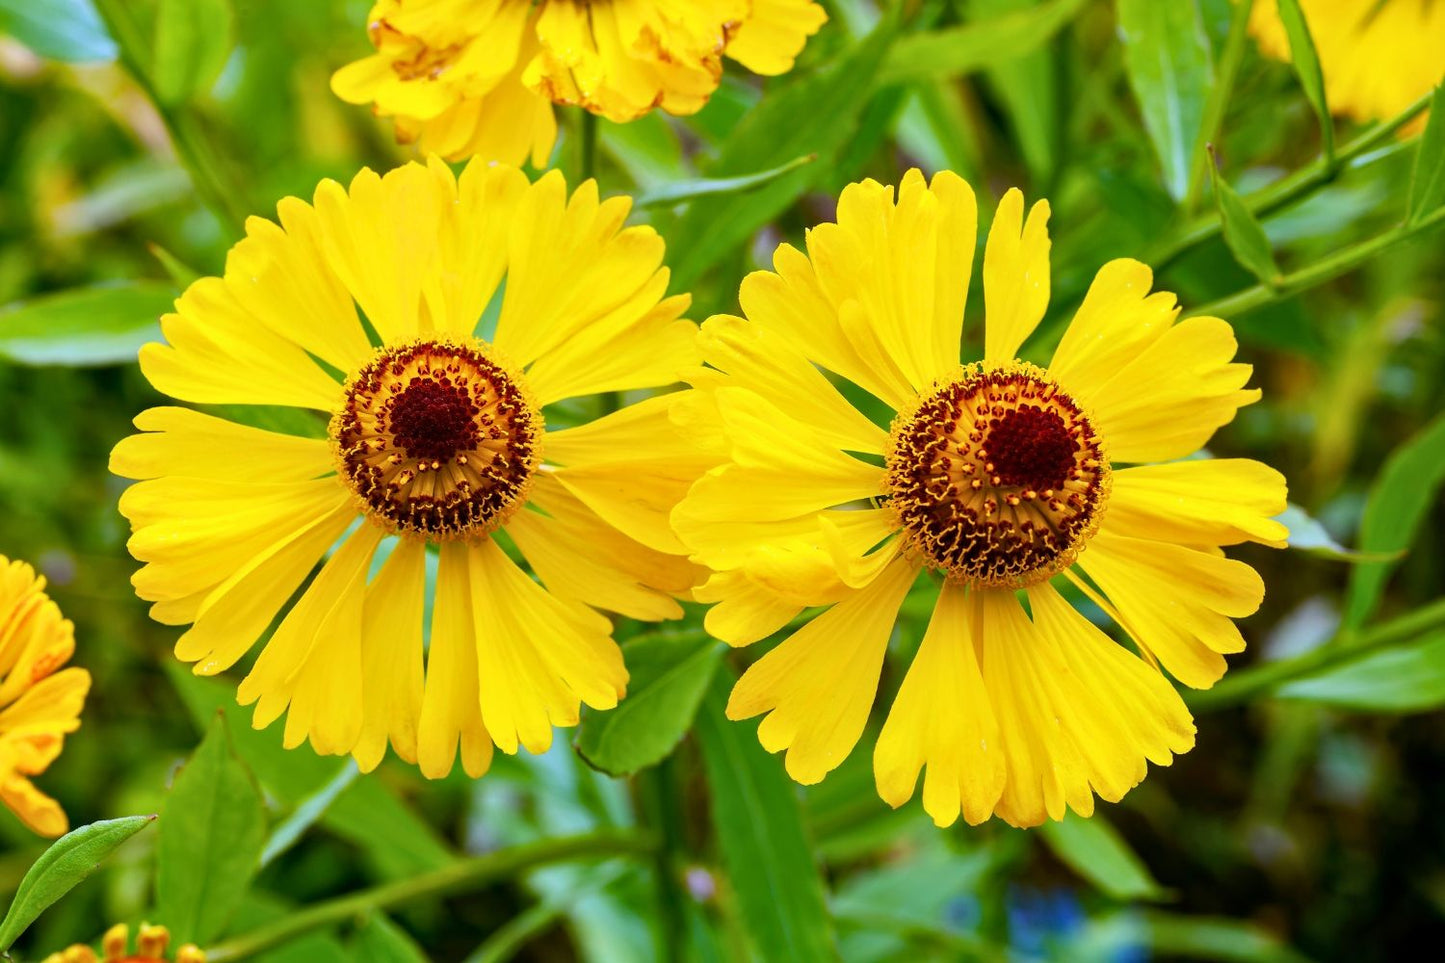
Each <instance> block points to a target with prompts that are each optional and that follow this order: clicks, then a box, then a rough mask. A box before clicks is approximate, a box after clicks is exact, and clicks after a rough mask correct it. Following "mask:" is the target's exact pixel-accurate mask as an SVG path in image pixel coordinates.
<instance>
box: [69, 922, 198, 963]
mask: <svg viewBox="0 0 1445 963" xmlns="http://www.w3.org/2000/svg"><path fill="white" fill-rule="evenodd" d="M170 943H171V934H170V931H169V930H167V929H166V928H165V927H164V926H151V925H150V924H149V923H142V924H141V925H140V932H139V933H137V934H136V943H135V954H134V955H131V954H129V952H128V951H129V949H130V929H129V927H127V926H126V925H125V924H124V923H117V924H115V925H114V926H112V927H111V928H110V929H108V930H106V931H105V936H104V937H102V938H101V941H100V951H101V953H102V954H104V955H103V956H102V955H97V954H96V952H95V950H93V949H91V948H90V947H89V946H87V945H86V944H84V943H77V944H75V945H74V946H70V947H66V948H65V949H63V950H61V951H60V952H59V953H52V954H50V955H49V956H47V957H46V958H45V963H170V960H171V957H170V956H169V955H168V954H167V952H166V950H167V949H168V948H169V947H170ZM175 963H206V954H205V953H203V952H202V951H201V949H200V948H199V947H197V946H196V945H195V944H194V943H187V944H185V945H184V946H182V947H180V948H179V949H177V950H176V955H175Z"/></svg>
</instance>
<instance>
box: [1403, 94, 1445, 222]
mask: <svg viewBox="0 0 1445 963" xmlns="http://www.w3.org/2000/svg"><path fill="white" fill-rule="evenodd" d="M1442 204H1445V84H1442V85H1441V86H1439V87H1436V88H1435V96H1434V97H1432V98H1430V119H1429V121H1427V122H1426V124H1425V134H1424V136H1423V137H1421V138H1420V149H1419V153H1417V154H1416V155H1415V172H1414V175H1413V176H1412V177H1411V178H1410V203H1409V207H1408V208H1407V210H1408V212H1409V213H1408V215H1407V216H1406V221H1407V222H1408V223H1410V224H1418V223H1420V222H1421V221H1422V220H1424V219H1425V217H1426V216H1427V215H1429V214H1433V213H1434V212H1435V210H1436V209H1437V208H1438V207H1440V205H1442Z"/></svg>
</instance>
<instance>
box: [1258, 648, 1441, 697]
mask: <svg viewBox="0 0 1445 963" xmlns="http://www.w3.org/2000/svg"><path fill="white" fill-rule="evenodd" d="M1276 695H1278V696H1279V697H1280V698H1283V699H1302V700H1305V701H1308V702H1318V703H1323V704H1325V705H1332V706H1339V707H1341V708H1346V709H1363V710H1366V711H1369V712H1424V711H1427V710H1431V709H1438V708H1440V707H1441V706H1442V705H1445V633H1437V634H1434V635H1429V636H1426V637H1425V638H1423V639H1420V640H1418V641H1414V642H1409V643H1406V644H1403V645H1396V646H1393V647H1391V648H1389V649H1385V650H1383V651H1379V652H1372V653H1368V654H1365V655H1362V656H1360V657H1359V658H1357V659H1353V660H1351V661H1348V662H1345V663H1344V664H1342V665H1336V666H1333V667H1332V668H1329V669H1326V670H1324V671H1323V672H1317V673H1315V674H1313V675H1308V676H1305V677H1303V678H1301V679H1297V680H1295V681H1293V682H1290V683H1288V684H1287V685H1284V686H1282V687H1281V688H1280V689H1279V690H1277V692H1276Z"/></svg>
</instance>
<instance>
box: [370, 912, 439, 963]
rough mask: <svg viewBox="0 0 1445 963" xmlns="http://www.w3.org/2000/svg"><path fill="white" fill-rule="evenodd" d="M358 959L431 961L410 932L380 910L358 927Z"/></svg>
mask: <svg viewBox="0 0 1445 963" xmlns="http://www.w3.org/2000/svg"><path fill="white" fill-rule="evenodd" d="M354 959H355V960H356V961H357V963H427V958H426V954H425V953H423V952H422V951H421V947H419V946H417V945H416V941H415V940H413V939H412V938H411V937H410V936H408V935H407V934H406V932H405V931H404V930H403V929H402V928H401V927H399V926H397V925H396V924H395V923H393V922H392V921H391V920H389V919H387V918H386V917H385V916H382V915H381V914H380V913H373V914H371V915H370V916H368V917H367V918H366V922H365V923H363V924H362V925H361V929H359V930H357V931H356V953H355V957H354Z"/></svg>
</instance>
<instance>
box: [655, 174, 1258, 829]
mask: <svg viewBox="0 0 1445 963" xmlns="http://www.w3.org/2000/svg"><path fill="white" fill-rule="evenodd" d="M1048 216H1049V208H1048V205H1047V203H1046V202H1040V203H1038V204H1036V205H1035V206H1034V208H1033V210H1032V211H1031V212H1029V214H1028V217H1027V219H1025V217H1024V201H1023V195H1021V194H1020V193H1019V192H1018V191H1016V190H1013V191H1009V192H1008V194H1007V195H1005V197H1004V198H1003V200H1002V202H1001V203H1000V204H999V208H998V212H997V215H996V216H995V218H994V222H993V227H992V230H991V231H990V232H989V237H988V243H987V246H986V248H985V251H984V258H983V284H984V297H983V301H984V306H985V311H986V314H987V323H986V328H985V337H984V342H985V346H984V356H983V359H982V360H981V361H978V362H974V363H970V364H961V363H960V360H959V347H960V338H961V332H962V326H963V314H964V304H965V302H966V300H967V297H968V286H969V278H970V275H971V273H972V265H973V259H974V238H975V236H976V231H977V212H976V208H975V201H974V194H973V191H972V189H970V187H969V186H968V184H967V183H965V182H964V181H963V180H961V179H960V178H958V177H957V176H955V175H954V174H951V173H948V172H944V173H940V174H939V175H938V176H936V177H935V178H934V179H933V182H932V183H931V184H929V183H926V182H925V181H924V178H923V177H922V175H920V174H919V172H918V171H916V170H914V171H910V172H909V173H908V175H907V176H906V177H904V179H903V184H902V187H901V188H900V189H899V191H898V195H897V200H896V202H895V199H894V191H893V189H892V188H891V187H885V186H883V185H881V184H877V183H874V182H873V181H865V182H863V183H861V184H853V185H850V186H849V187H848V188H846V189H845V190H844V191H843V194H842V197H841V198H840V199H839V203H838V219H837V223H835V224H823V225H820V226H818V227H815V228H814V229H813V230H812V231H811V232H809V234H808V243H807V248H808V249H807V253H806V254H804V253H803V252H801V251H798V250H796V249H794V248H793V247H790V246H788V245H786V244H785V245H783V246H781V247H779V248H778V251H777V254H776V255H775V257H774V262H773V264H774V270H773V271H760V272H757V273H755V274H752V275H750V276H749V277H748V278H747V279H746V280H745V281H744V282H743V285H742V289H741V292H740V298H741V302H742V308H743V312H744V313H745V314H746V316H747V320H743V319H742V318H736V317H726V316H724V317H714V318H711V319H709V320H708V321H707V323H706V324H704V325H703V328H702V334H701V339H700V340H701V342H702V345H703V354H704V357H705V359H706V360H707V362H708V363H709V364H710V365H711V366H712V368H711V369H707V370H705V372H704V373H703V374H701V375H700V376H698V377H697V378H696V384H697V385H698V390H696V391H694V392H691V393H690V394H689V396H688V398H687V402H686V404H680V405H679V406H678V409H677V411H676V412H675V416H676V418H677V420H678V422H679V423H680V424H685V425H686V426H687V427H688V429H689V431H690V432H691V433H692V434H693V436H695V437H698V438H702V439H704V440H705V442H704V447H710V448H711V450H712V451H713V452H714V456H715V457H716V458H717V461H718V464H717V466H716V467H714V468H713V469H712V470H710V471H709V472H707V473H706V474H705V475H704V476H703V477H702V478H701V479H700V480H699V481H698V482H697V483H696V484H695V485H694V486H693V488H692V490H691V492H690V493H689V495H688V497H687V498H686V499H685V500H684V501H683V502H682V503H681V504H680V505H679V506H678V507H677V509H676V510H675V512H674V513H673V520H674V524H675V526H676V528H677V530H678V532H679V534H680V535H681V536H682V538H683V540H684V541H685V542H687V543H688V545H690V546H691V547H692V549H693V550H694V552H695V558H696V559H697V560H698V561H700V562H703V563H705V564H707V565H708V566H710V567H712V568H713V569H714V570H715V571H716V574H714V575H713V576H712V577H711V579H710V580H709V581H708V582H707V584H706V585H705V586H703V587H701V588H699V589H698V590H697V596H698V597H699V598H700V599H702V600H704V601H713V602H716V603H717V604H716V605H715V606H714V607H713V608H712V609H711V610H710V611H709V612H708V616H707V625H708V628H709V630H710V631H712V632H713V634H715V635H717V636H719V637H720V638H722V639H724V640H726V641H728V642H729V643H732V644H734V645H745V644H748V643H751V642H754V641H757V640H759V639H762V638H764V637H766V636H768V635H771V634H772V633H774V632H777V631H778V630H780V629H782V628H783V627H784V626H786V625H787V624H788V623H789V622H790V621H791V620H792V619H794V618H795V617H797V616H798V614H799V613H800V612H801V611H802V610H803V609H804V608H807V607H810V606H819V605H825V606H831V608H828V609H827V611H825V612H823V613H822V614H821V615H819V616H818V617H817V618H815V619H813V620H812V621H811V622H810V623H808V624H807V625H805V626H804V627H803V628H801V629H799V630H798V631H796V632H794V633H793V634H792V635H791V636H790V637H789V638H787V639H786V640H785V641H783V642H782V643H781V644H780V645H778V646H777V647H776V648H775V649H773V650H772V651H771V652H769V653H768V654H767V655H765V656H763V658H762V659H760V660H759V661H758V662H756V663H755V664H754V665H753V666H752V667H751V668H750V669H749V670H748V671H747V672H746V673H745V674H744V675H743V677H742V679H741V680H740V681H739V682H738V684H737V686H736V688H735V689H734V690H733V693H732V698H731V700H730V701H729V703H728V715H729V716H730V717H731V718H734V719H746V718H749V717H752V716H756V715H762V714H766V718H764V719H763V721H762V724H761V725H760V726H759V728H758V736H759V738H760V739H761V741H762V743H763V745H764V746H765V747H766V748H767V749H769V750H770V751H774V752H776V751H778V750H783V749H786V750H787V758H786V763H787V768H788V772H789V773H790V774H791V775H792V776H793V777H794V778H795V779H797V780H798V781H799V782H802V783H815V782H817V781H819V780H820V779H822V778H823V777H824V776H825V775H826V774H827V773H828V772H829V771H830V770H832V769H833V768H834V767H836V766H837V765H838V764H839V763H841V762H842V761H843V759H844V758H845V757H846V756H847V755H848V753H849V752H850V751H851V750H852V749H853V747H854V745H855V744H856V742H857V741H858V739H859V737H860V735H861V734H862V732H863V728H864V724H865V722H866V720H867V718H868V714H869V710H870V707H871V706H872V704H873V700H874V696H875V693H876V691H877V689H878V684H879V677H880V673H881V669H882V665H883V657H884V652H885V650H886V649H887V648H888V642H889V638H890V636H891V634H892V632H893V627H894V622H895V619H896V615H897V612H898V610H899V607H900V605H901V604H902V602H903V599H904V596H905V595H906V594H907V593H908V592H909V590H910V588H911V587H912V586H913V585H914V583H915V582H916V581H917V579H918V576H919V574H920V573H921V572H923V571H924V570H928V571H931V572H932V573H934V575H935V578H934V579H932V580H930V584H932V583H933V582H937V583H941V591H940V592H939V594H938V598H937V603H936V605H935V607H934V610H933V617H932V620H931V622H930V623H929V626H928V629H927V632H926V633H925V635H924V638H923V640H922V644H921V646H920V647H919V649H918V653H917V655H916V656H915V657H914V659H913V663H912V666H911V667H910V668H909V670H908V673H907V676H906V678H905V679H904V680H903V683H902V688H901V689H900V690H899V692H898V696H897V698H896V699H895V700H894V702H893V705H892V707H891V709H890V711H889V713H888V718H887V722H886V724H885V725H884V727H883V730H882V734H881V735H880V737H879V739H878V744H877V748H876V750H875V753H874V771H875V775H876V778H877V783H878V791H879V793H880V794H881V795H882V797H883V798H884V799H885V800H886V801H887V802H889V803H890V804H892V805H894V806H898V805H901V804H902V803H904V802H905V801H907V800H908V799H909V798H910V797H911V796H912V795H913V792H914V786H915V783H916V782H917V779H918V774H919V772H920V770H922V769H924V768H926V769H927V774H926V776H925V779H924V787H923V805H924V808H925V809H926V810H927V811H928V812H929V814H931V815H932V816H933V818H934V820H935V821H936V822H938V823H939V825H948V824H950V823H952V822H953V821H954V820H955V819H957V818H958V815H959V813H960V811H961V812H962V814H963V816H964V818H965V819H967V820H968V821H969V822H970V823H978V822H981V821H983V820H985V819H987V818H989V816H990V815H991V814H993V813H997V814H998V815H999V816H1001V817H1002V818H1003V819H1005V820H1007V821H1008V822H1010V823H1013V824H1014V825H1019V826H1029V825H1034V824H1037V823H1039V822H1042V821H1043V820H1044V819H1045V818H1046V817H1048V818H1053V819H1058V818H1061V817H1062V816H1063V814H1064V811H1065V807H1069V808H1072V809H1074V810H1075V811H1076V812H1078V813H1081V814H1083V815H1089V814H1090V813H1092V812H1093V808H1094V799H1093V794H1094V793H1097V794H1098V795H1099V796H1101V797H1102V798H1104V799H1107V800H1111V801H1114V800H1118V799H1119V798H1120V797H1122V796H1123V794H1124V793H1125V792H1127V791H1128V790H1129V789H1130V788H1131V787H1132V786H1134V785H1136V784H1137V783H1138V782H1139V781H1140V780H1141V779H1142V778H1143V777H1144V773H1145V762H1146V760H1150V761H1153V762H1155V763H1156V764H1158V765H1166V764H1168V763H1169V761H1170V759H1171V754H1172V753H1179V752H1184V751H1186V750H1188V749H1189V748H1190V747H1191V746H1192V745H1193V743H1194V725H1193V722H1192V720H1191V719H1190V716H1189V712H1188V711H1187V710H1186V708H1185V706H1184V703H1183V702H1182V701H1181V700H1180V698H1179V696H1178V694H1177V693H1176V692H1175V691H1174V689H1173V687H1172V686H1171V685H1170V684H1169V682H1168V681H1167V680H1166V679H1165V677H1164V676H1163V674H1162V673H1161V672H1160V671H1159V669H1158V666H1159V665H1162V666H1163V667H1164V668H1165V669H1167V670H1168V671H1169V672H1170V673H1172V674H1173V675H1174V676H1175V677H1176V678H1177V679H1179V680H1180V681H1182V682H1184V683H1185V684H1187V685H1190V686H1196V687H1207V686H1209V685H1211V684H1213V683H1214V681H1215V680H1217V679H1218V678H1219V677H1220V676H1221V675H1222V674H1223V672H1224V669H1225V661H1224V655H1223V654H1224V653H1230V652H1238V651H1240V650H1241V649H1242V648H1243V647H1244V641H1243V639H1242V638H1241V637H1240V634H1239V631H1238V629H1236V628H1235V626H1234V623H1233V621H1231V620H1232V619H1234V618H1239V617H1242V616H1245V615H1248V614H1250V613H1251V612H1253V611H1255V609H1256V608H1257V607H1258V606H1259V603H1260V601H1261V599H1262V597H1263V594H1264V587H1263V585H1262V584H1261V582H1260V579H1259V576H1258V575H1257V574H1255V572H1254V570H1253V569H1251V568H1250V567H1249V566H1247V565H1245V564H1243V563H1241V562H1237V561H1232V560H1230V559H1227V558H1225V557H1224V554H1223V553H1222V552H1221V551H1220V550H1219V546H1223V545H1232V544H1235V543H1238V542H1243V541H1247V540H1253V541H1259V542H1263V543H1266V544H1271V545H1278V544H1280V543H1281V542H1282V540H1283V539H1284V538H1285V537H1286V532H1285V530H1284V528H1283V527H1282V526H1281V525H1280V524H1279V523H1277V522H1275V521H1272V520H1271V518H1272V516H1274V515H1276V514H1278V513H1279V512H1281V511H1283V509H1284V507H1285V485H1284V479H1283V478H1282V477H1281V476H1280V475H1279V474H1278V473H1277V472H1275V471H1273V470H1272V469H1269V468H1267V467H1265V466H1264V465H1261V464H1259V463H1257V462H1253V461H1245V460H1232V459H1219V460H1212V459H1200V460H1191V461H1179V460H1177V459H1182V458H1185V457H1186V456H1188V455H1191V454H1192V453H1194V452H1195V451H1197V450H1198V449H1199V447H1200V446H1201V445H1203V444H1204V443H1205V442H1206V441H1207V440H1208V439H1209V437H1210V435H1211V434H1213V432H1214V430H1215V429H1216V428H1218V427H1219V426H1221V425H1223V424H1225V423H1227V422H1228V421H1230V420H1231V419H1232V418H1233V417H1234V413H1235V410H1236V409H1237V408H1239V407H1240V406H1241V405H1245V404H1248V403H1250V402H1252V401H1254V400H1255V399H1256V398H1258V396H1259V393H1258V391H1252V390H1248V389H1246V388H1244V384H1245V382H1246V381H1248V379H1249V375H1250V370H1251V369H1250V367H1249V366H1248V365H1243V364H1233V363H1231V360H1230V359H1231V358H1232V357H1233V356H1234V352H1235V340H1234V335H1233V332H1232V331H1231V329H1230V326H1229V325H1228V324H1226V323H1225V322H1224V321H1221V320H1219V319H1217V318H1190V319H1188V320H1184V321H1179V322H1178V323H1176V318H1177V316H1178V313H1179V310H1178V308H1177V307H1176V305H1175V300H1174V297H1173V296H1172V295H1170V294H1167V293H1163V292H1160V293H1155V294H1150V293H1149V289H1150V285H1151V282H1152V276H1151V273H1150V271H1149V269H1148V268H1147V267H1145V266H1144V265H1143V264H1139V263H1138V262H1135V261H1127V260H1120V261H1113V262H1110V263H1109V264H1107V265H1105V266H1104V268H1103V269H1102V270H1100V271H1099V273H1098V275H1097V277H1096V278H1095V279H1094V282H1093V285H1092V287H1091V288H1090V290H1089V292H1088V296H1087V297H1086V298H1085V300H1084V303H1083V305H1082V306H1081V307H1080V308H1079V311H1078V314H1077V315H1076V316H1075V317H1074V319H1073V322H1072V324H1071V325H1070V326H1069V329H1068V331H1067V333H1066V334H1065V335H1064V337H1063V341H1062V343H1061V344H1060V345H1059V347H1058V350H1057V351H1056V352H1055V353H1054V357H1053V361H1052V362H1051V363H1050V365H1049V367H1048V368H1047V369H1045V368H1039V367H1036V366H1034V365H1032V364H1027V363H1024V362H1022V361H1019V360H1017V359H1016V353H1017V351H1018V349H1019V346H1020V345H1021V344H1022V343H1023V341H1024V339H1025V338H1026V337H1028V335H1029V334H1030V332H1032V331H1033V330H1034V328H1035V326H1036V325H1037V324H1038V322H1039V320H1040V318H1042V317H1043V314H1044V310H1045V308H1046V307H1047V305H1048V300H1049V245H1050V242H1049V236H1048V232H1047V227H1046V225H1047V221H1048ZM820 368H821V369H825V370H826V371H827V372H831V373H832V375H834V376H835V378H836V379H837V380H836V381H834V380H830V379H829V378H828V377H826V376H825V375H824V374H823V373H822V372H821V371H820V370H819V369H820ZM713 369H716V370H713ZM845 381H846V382H851V383H852V385H854V386H856V388H857V389H861V392H866V393H867V394H871V395H873V396H874V397H875V398H877V399H879V402H881V404H882V405H884V406H886V408H887V409H890V410H891V412H892V413H893V414H892V421H891V427H890V428H889V429H886V430H885V429H884V428H882V427H881V423H882V421H883V418H879V419H878V420H877V421H876V422H875V420H873V419H870V418H869V417H865V415H864V414H862V412H861V411H860V410H859V409H858V408H857V407H855V406H854V405H853V404H852V403H850V402H849V401H848V400H847V398H846V397H845V393H844V392H843V391H840V390H839V387H837V384H838V383H840V382H845ZM853 396H854V397H860V396H861V394H855V395H853ZM875 417H876V416H875ZM855 455H857V456H861V457H855ZM1055 576H1059V578H1057V579H1056V578H1055ZM1065 583H1068V584H1072V585H1074V586H1076V587H1077V588H1078V590H1079V591H1081V592H1082V593H1083V594H1084V595H1085V596H1087V597H1089V598H1091V599H1093V600H1095V601H1096V602H1098V604H1099V605H1100V607H1102V608H1103V610H1104V611H1105V612H1107V613H1108V614H1109V615H1110V616H1111V617H1112V618H1113V620H1114V621H1115V622H1116V623H1117V624H1118V625H1119V626H1121V627H1122V629H1123V630H1124V631H1125V632H1126V633H1127V634H1128V635H1129V636H1130V637H1131V638H1132V639H1133V641H1134V643H1135V644H1136V645H1137V646H1138V648H1139V651H1140V653H1141V654H1142V655H1143V658H1140V657H1138V656H1136V655H1135V654H1134V653H1132V652H1130V651H1129V650H1128V649H1126V648H1124V647H1122V646H1120V645H1118V644H1116V643H1115V642H1114V641H1113V640H1111V639H1110V638H1109V637H1108V636H1107V635H1105V634H1104V633H1103V632H1102V631H1100V630H1099V629H1098V628H1096V627H1095V626H1094V625H1093V624H1091V623H1090V622H1089V621H1088V620H1087V619H1086V618H1085V617H1084V616H1083V615H1081V614H1080V613H1079V612H1077V611H1075V609H1074V608H1073V607H1072V606H1071V605H1070V603H1069V602H1068V601H1066V600H1065V598H1064V596H1063V595H1061V594H1060V592H1059V590H1058V587H1057V586H1062V585H1064V584H1065ZM1021 602H1026V607H1025V605H1024V604H1021Z"/></svg>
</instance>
